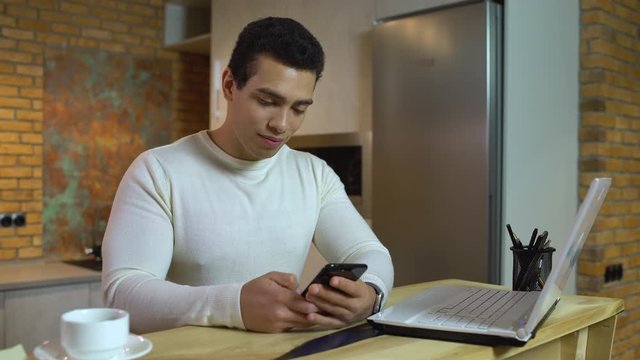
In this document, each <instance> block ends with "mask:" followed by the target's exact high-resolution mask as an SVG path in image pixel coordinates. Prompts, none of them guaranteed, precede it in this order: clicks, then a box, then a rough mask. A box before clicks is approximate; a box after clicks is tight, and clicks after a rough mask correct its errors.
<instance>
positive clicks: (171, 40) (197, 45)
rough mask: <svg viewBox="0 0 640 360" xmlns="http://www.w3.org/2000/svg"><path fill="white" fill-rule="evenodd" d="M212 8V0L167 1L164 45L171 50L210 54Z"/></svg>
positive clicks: (165, 6)
mask: <svg viewBox="0 0 640 360" xmlns="http://www.w3.org/2000/svg"><path fill="white" fill-rule="evenodd" d="M210 8H211V1H210V0H169V1H165V3H164V14H165V16H164V46H165V47H166V48H167V49H169V50H175V51H181V52H191V53H199V54H208V53H209V47H210V44H211V40H210V35H209V32H210V31H211V17H210V11H211V10H210Z"/></svg>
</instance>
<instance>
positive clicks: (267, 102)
mask: <svg viewBox="0 0 640 360" xmlns="http://www.w3.org/2000/svg"><path fill="white" fill-rule="evenodd" d="M258 103H260V105H264V106H273V105H275V104H276V103H275V102H273V101H271V100H269V99H264V98H258Z"/></svg>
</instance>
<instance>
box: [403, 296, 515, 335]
mask: <svg viewBox="0 0 640 360" xmlns="http://www.w3.org/2000/svg"><path fill="white" fill-rule="evenodd" d="M525 295H526V293H525V292H521V291H508V290H495V289H480V288H469V289H467V290H465V292H463V293H461V294H460V295H458V296H456V297H453V298H452V299H451V301H449V302H448V303H446V304H441V305H439V306H434V307H432V308H429V309H427V310H426V311H425V312H423V313H421V314H420V316H419V317H418V318H417V319H415V321H416V322H418V323H423V324H431V325H445V326H450V327H458V328H478V329H486V328H488V327H489V326H491V325H492V324H493V323H494V322H496V320H498V319H499V318H500V316H502V315H503V314H504V313H505V312H507V311H508V310H509V309H510V308H512V307H513V306H514V305H516V304H517V303H518V302H519V301H520V300H521V299H522V298H523V297H524V296H525Z"/></svg>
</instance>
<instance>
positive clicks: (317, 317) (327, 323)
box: [307, 313, 347, 328]
mask: <svg viewBox="0 0 640 360" xmlns="http://www.w3.org/2000/svg"><path fill="white" fill-rule="evenodd" d="M307 320H308V321H309V322H310V323H312V324H314V325H319V326H322V327H327V328H341V327H344V326H346V325H347V323H346V322H345V321H342V320H340V319H338V318H335V317H332V316H326V315H322V314H318V313H313V314H309V315H307Z"/></svg>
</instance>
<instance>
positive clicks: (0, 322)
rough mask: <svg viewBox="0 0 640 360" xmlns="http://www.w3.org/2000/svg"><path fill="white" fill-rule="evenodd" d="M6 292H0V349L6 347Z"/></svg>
mask: <svg viewBox="0 0 640 360" xmlns="http://www.w3.org/2000/svg"><path fill="white" fill-rule="evenodd" d="M5 347H6V346H4V293H2V292H0V349H4V348H5Z"/></svg>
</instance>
